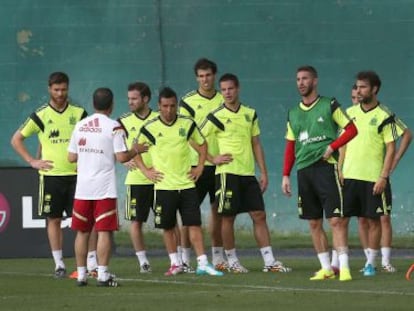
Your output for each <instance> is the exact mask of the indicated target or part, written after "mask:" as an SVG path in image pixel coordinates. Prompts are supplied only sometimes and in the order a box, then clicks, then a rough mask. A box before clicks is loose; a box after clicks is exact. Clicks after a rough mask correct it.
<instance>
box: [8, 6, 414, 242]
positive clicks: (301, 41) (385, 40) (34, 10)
mask: <svg viewBox="0 0 414 311" xmlns="http://www.w3.org/2000/svg"><path fill="white" fill-rule="evenodd" d="M413 12H414V1H408V0H358V1H353V0H349V1H346V0H340V1H334V0H331V1H328V0H326V1H324V0H320V1H311V0H309V1H307V0H302V1H299V0H290V1H286V0H273V1H272V0H239V1H236V0H233V1H232V0H228V1H223V0H209V1H201V0H182V1H180V0H176V1H173V0H159V1H155V0H153V1H151V0H140V1H136V0H135V1H133V0H124V1H122V0H118V1H115V0H102V1H97V0H89V1H81V0H63V1H51V0H44V1H41V0H30V1H29V0H20V1H15V0H14V1H12V0H3V1H2V6H1V9H0V38H1V41H0V49H1V52H0V96H1V107H2V109H1V114H0V122H1V124H2V132H3V134H2V135H1V137H0V148H1V149H0V151H1V156H0V165H1V166H21V165H24V163H23V162H22V161H21V160H20V159H19V158H18V157H17V156H16V154H15V153H14V151H13V150H12V149H11V147H10V144H9V140H10V136H11V135H12V133H13V132H14V131H15V129H16V128H17V127H18V126H19V125H20V124H21V123H22V122H23V121H24V119H25V118H26V116H27V115H28V114H29V113H31V112H32V111H33V110H34V109H35V108H36V107H37V106H39V105H41V104H42V103H44V102H45V101H46V100H47V83H46V82H47V77H48V74H49V73H50V72H52V71H57V70H62V71H65V72H67V73H68V74H69V75H70V78H71V85H70V93H71V97H72V98H73V99H74V100H75V101H76V102H78V103H79V104H81V105H84V106H85V107H86V108H87V110H88V111H91V100H90V98H91V93H92V92H93V90H94V89H95V88H96V87H99V86H109V87H111V88H112V89H113V90H114V92H115V96H116V105H117V107H116V110H115V112H114V115H113V116H114V117H117V116H119V115H120V114H122V113H123V112H125V111H127V110H128V108H127V104H126V86H127V84H128V83H129V82H131V81H134V80H143V81H146V82H147V83H149V84H150V86H151V87H152V88H153V91H154V94H155V95H156V93H157V89H158V88H159V86H160V85H165V84H166V85H169V86H171V87H173V88H175V89H176V91H177V92H178V93H179V94H184V93H185V92H187V91H189V90H191V89H193V88H195V86H196V84H195V80H194V75H193V71H192V66H193V63H194V62H195V60H196V59H197V58H199V57H201V56H205V57H209V58H211V59H213V60H215V61H216V62H217V63H218V65H219V74H221V73H224V72H233V73H236V74H237V75H238V76H239V78H240V79H241V87H242V100H243V102H245V103H246V104H249V105H251V106H254V107H255V108H256V109H257V111H258V115H259V118H260V120H261V127H262V135H261V139H262V142H263V145H264V148H265V152H266V157H267V163H268V168H269V172H270V185H269V189H268V191H267V192H266V194H265V199H266V204H267V209H268V223H269V225H270V226H271V228H272V229H275V230H281V231H307V225H306V224H305V223H304V222H302V221H299V220H298V219H297V214H296V208H295V199H287V198H284V197H283V196H282V194H281V191H280V181H281V165H282V157H283V148H284V133H285V120H286V112H287V108H288V107H289V106H291V105H294V104H295V103H296V102H297V101H298V95H297V92H296V87H295V70H296V68H297V67H298V66H299V65H302V64H312V65H314V66H315V67H316V68H317V69H318V71H319V74H320V79H319V91H320V93H321V94H324V95H328V96H335V97H336V98H337V99H338V100H339V102H340V103H342V104H343V105H344V106H347V105H349V104H350V100H349V97H350V95H349V93H350V88H351V85H352V84H353V78H354V75H355V73H356V72H357V71H359V70H363V69H374V70H376V71H377V72H378V73H379V74H380V76H381V78H382V80H383V87H382V90H381V93H380V99H381V101H382V102H384V103H386V104H387V105H388V106H390V107H391V108H392V109H393V110H394V111H395V112H396V113H397V114H398V115H399V116H400V117H401V118H402V119H403V120H404V121H405V122H406V123H407V125H408V126H409V127H410V128H413V129H414V120H413V118H414V105H412V101H413V96H412V93H411V85H412V82H413V81H412V76H413V74H414V62H413V55H414V53H413V52H412V50H413V48H414V40H413V38H414V31H413V29H414V19H413V18H412V13H413ZM155 102H156V101H155V100H153V101H152V105H153V107H155ZM29 144H30V146H31V148H32V150H34V149H35V146H36V140H35V139H31V140H29ZM412 158H413V151H412V150H409V151H408V152H407V154H406V156H405V158H404V159H403V160H402V162H401V165H400V167H399V168H398V170H397V171H396V172H395V174H394V176H393V178H392V181H393V192H394V213H393V218H394V229H395V231H396V232H397V233H399V234H401V233H411V232H412V231H413V228H414V222H413V219H414V218H413V213H414V206H413V205H414V203H413V200H414V194H413V190H412V186H411V182H410V179H411V176H410V174H411V173H412V170H411V167H412V166H411V159H412ZM119 172H120V173H119V176H120V177H119V188H120V194H121V197H122V196H123V194H124V189H123V187H122V182H123V177H124V170H123V168H122V167H120V169H119ZM295 191H296V187H295ZM121 201H122V200H121ZM203 210H204V211H205V213H206V212H207V209H203ZM121 215H122V214H121ZM238 225H239V226H240V227H244V226H250V222H249V221H248V219H247V218H246V217H244V216H243V217H240V220H239V222H238Z"/></svg>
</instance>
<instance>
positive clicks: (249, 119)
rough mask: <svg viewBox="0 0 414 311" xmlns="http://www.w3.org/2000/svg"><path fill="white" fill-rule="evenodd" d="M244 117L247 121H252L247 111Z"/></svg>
mask: <svg viewBox="0 0 414 311" xmlns="http://www.w3.org/2000/svg"><path fill="white" fill-rule="evenodd" d="M244 118H245V119H246V121H247V122H252V118H250V116H249V115H248V114H247V113H246V114H245V115H244Z"/></svg>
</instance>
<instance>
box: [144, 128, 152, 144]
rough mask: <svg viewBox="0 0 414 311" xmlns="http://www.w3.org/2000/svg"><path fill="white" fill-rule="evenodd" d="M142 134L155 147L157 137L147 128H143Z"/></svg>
mask: <svg viewBox="0 0 414 311" xmlns="http://www.w3.org/2000/svg"><path fill="white" fill-rule="evenodd" d="M141 133H142V134H143V135H145V137H147V138H148V140H149V141H150V142H151V144H153V145H155V137H154V136H153V135H152V134H151V133H150V132H149V131H148V130H147V129H146V128H145V127H142V128H141Z"/></svg>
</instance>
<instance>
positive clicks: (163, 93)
mask: <svg viewBox="0 0 414 311" xmlns="http://www.w3.org/2000/svg"><path fill="white" fill-rule="evenodd" d="M161 98H175V99H176V100H177V93H176V92H175V91H174V90H173V89H172V88H170V87H168V86H164V87H162V88H161V89H160V91H159V93H158V102H159V103H160V102H161Z"/></svg>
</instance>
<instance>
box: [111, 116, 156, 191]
mask: <svg viewBox="0 0 414 311" xmlns="http://www.w3.org/2000/svg"><path fill="white" fill-rule="evenodd" d="M156 117H158V112H154V111H152V110H150V112H149V113H148V115H147V116H146V117H145V118H140V117H139V116H138V115H137V114H135V113H132V112H129V113H126V114H124V115H122V116H121V117H120V118H119V119H118V121H119V122H120V123H121V124H122V126H123V127H124V129H125V132H126V134H127V145H128V148H129V149H130V148H131V146H132V144H133V142H134V140H135V139H137V138H138V135H139V131H140V130H141V127H143V126H144V124H145V123H147V122H148V121H150V120H152V119H154V118H156ZM141 157H142V160H143V161H144V164H145V165H146V166H147V167H151V166H152V161H151V157H150V155H149V153H148V152H144V153H142V154H141ZM151 184H152V181H151V180H149V179H148V178H147V177H145V175H144V174H143V173H142V172H141V170H139V169H136V170H132V171H131V170H129V171H128V173H127V175H126V178H125V185H151Z"/></svg>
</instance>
